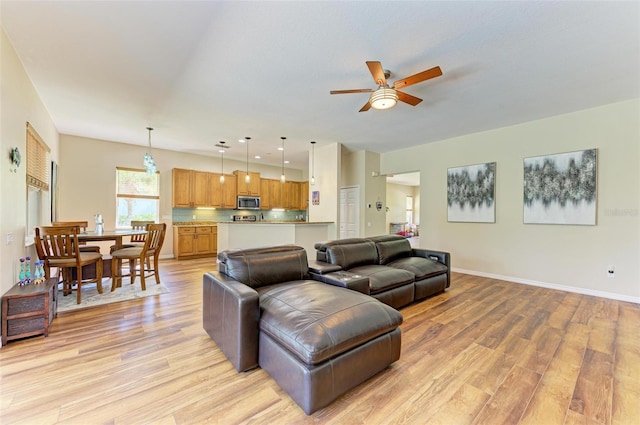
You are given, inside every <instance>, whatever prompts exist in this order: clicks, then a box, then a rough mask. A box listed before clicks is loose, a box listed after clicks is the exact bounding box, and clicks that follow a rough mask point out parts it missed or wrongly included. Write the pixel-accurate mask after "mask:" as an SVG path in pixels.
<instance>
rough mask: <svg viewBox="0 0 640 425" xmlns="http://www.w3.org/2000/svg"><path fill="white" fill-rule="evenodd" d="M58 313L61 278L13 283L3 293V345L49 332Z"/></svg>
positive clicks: (46, 334) (45, 334)
mask: <svg viewBox="0 0 640 425" xmlns="http://www.w3.org/2000/svg"><path fill="white" fill-rule="evenodd" d="M57 313H58V278H56V277H52V278H50V279H47V280H46V281H44V282H42V283H38V284H34V283H30V284H28V285H17V284H16V285H14V287H13V288H11V289H9V290H8V291H7V292H6V293H5V294H4V295H3V296H2V345H3V346H4V345H6V344H7V342H8V341H10V340H13V339H18V338H25V337H28V336H33V335H44V336H45V337H46V336H48V335H49V326H50V325H51V322H52V321H53V319H54V318H55V317H56V314H57Z"/></svg>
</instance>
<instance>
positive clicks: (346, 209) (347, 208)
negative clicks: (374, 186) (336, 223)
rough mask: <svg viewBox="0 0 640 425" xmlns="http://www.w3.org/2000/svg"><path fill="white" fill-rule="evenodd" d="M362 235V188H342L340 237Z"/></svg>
mask: <svg viewBox="0 0 640 425" xmlns="http://www.w3.org/2000/svg"><path fill="white" fill-rule="evenodd" d="M358 236H360V188H359V187H357V186H356V187H343V188H340V239H346V238H357V237H358Z"/></svg>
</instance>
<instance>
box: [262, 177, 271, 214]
mask: <svg viewBox="0 0 640 425" xmlns="http://www.w3.org/2000/svg"><path fill="white" fill-rule="evenodd" d="M271 208H272V206H271V183H270V180H269V179H260V209H261V210H270V209H271Z"/></svg>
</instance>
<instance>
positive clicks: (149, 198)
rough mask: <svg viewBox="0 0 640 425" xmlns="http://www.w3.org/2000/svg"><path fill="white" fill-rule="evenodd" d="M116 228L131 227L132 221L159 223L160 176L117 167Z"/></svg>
mask: <svg viewBox="0 0 640 425" xmlns="http://www.w3.org/2000/svg"><path fill="white" fill-rule="evenodd" d="M116 175H117V182H116V192H117V193H116V201H117V205H116V228H117V229H120V228H126V227H131V220H144V221H154V222H156V223H157V222H158V218H159V211H160V174H159V173H157V172H156V173H153V174H147V172H146V171H145V170H137V169H133V168H122V167H116Z"/></svg>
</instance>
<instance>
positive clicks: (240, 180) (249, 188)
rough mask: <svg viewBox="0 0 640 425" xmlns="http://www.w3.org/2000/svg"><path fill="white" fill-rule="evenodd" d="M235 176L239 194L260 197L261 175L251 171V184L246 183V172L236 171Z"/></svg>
mask: <svg viewBox="0 0 640 425" xmlns="http://www.w3.org/2000/svg"><path fill="white" fill-rule="evenodd" d="M233 174H235V176H236V179H237V183H236V188H237V194H238V195H242V196H260V173H256V172H254V171H249V183H248V184H247V183H246V180H245V177H246V175H247V172H246V171H240V170H236V171H234V172H233Z"/></svg>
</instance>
